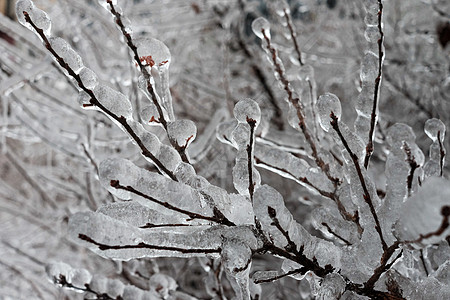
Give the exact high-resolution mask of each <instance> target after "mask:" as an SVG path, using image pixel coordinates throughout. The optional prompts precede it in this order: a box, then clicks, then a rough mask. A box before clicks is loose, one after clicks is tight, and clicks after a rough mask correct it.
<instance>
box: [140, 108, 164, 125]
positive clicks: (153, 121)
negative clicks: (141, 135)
mask: <svg viewBox="0 0 450 300" xmlns="http://www.w3.org/2000/svg"><path fill="white" fill-rule="evenodd" d="M141 118H142V119H143V121H144V122H146V123H145V124H147V125H152V126H160V125H161V122H160V121H159V112H158V109H157V108H156V106H155V105H154V104H153V103H151V104H150V105H148V106H146V107H144V108H143V109H142V111H141Z"/></svg>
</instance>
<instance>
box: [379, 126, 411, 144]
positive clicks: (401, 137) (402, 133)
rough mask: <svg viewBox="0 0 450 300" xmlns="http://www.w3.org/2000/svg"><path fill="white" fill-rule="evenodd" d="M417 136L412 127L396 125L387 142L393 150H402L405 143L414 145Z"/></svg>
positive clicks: (391, 128)
mask: <svg viewBox="0 0 450 300" xmlns="http://www.w3.org/2000/svg"><path fill="white" fill-rule="evenodd" d="M415 140H416V135H415V134H414V131H413V130H412V128H411V127H409V126H408V125H406V124H403V123H396V124H394V125H392V126H391V127H390V128H389V130H388V133H387V137H386V141H387V143H388V144H389V145H390V146H391V148H394V147H396V148H400V147H402V146H403V142H407V143H408V144H414V141H415Z"/></svg>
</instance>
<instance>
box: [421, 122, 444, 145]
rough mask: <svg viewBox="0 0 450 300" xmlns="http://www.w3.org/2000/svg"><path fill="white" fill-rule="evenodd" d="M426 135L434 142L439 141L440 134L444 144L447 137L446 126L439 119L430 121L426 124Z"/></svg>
mask: <svg viewBox="0 0 450 300" xmlns="http://www.w3.org/2000/svg"><path fill="white" fill-rule="evenodd" d="M425 133H426V134H427V135H428V137H429V138H430V139H431V140H432V141H433V142H435V141H437V139H438V133H439V137H440V142H441V143H442V142H443V141H444V137H445V125H444V123H443V122H442V121H441V120H439V119H435V118H433V119H429V120H427V121H426V122H425Z"/></svg>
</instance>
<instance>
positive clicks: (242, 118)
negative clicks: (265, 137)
mask: <svg viewBox="0 0 450 300" xmlns="http://www.w3.org/2000/svg"><path fill="white" fill-rule="evenodd" d="M233 113H234V117H235V118H236V120H238V122H239V123H249V124H250V123H251V122H252V121H256V124H259V122H260V121H261V109H260V108H259V105H258V103H256V101H254V100H252V99H249V98H246V99H243V100H241V101H239V102H238V103H236V105H235V106H234V110H233Z"/></svg>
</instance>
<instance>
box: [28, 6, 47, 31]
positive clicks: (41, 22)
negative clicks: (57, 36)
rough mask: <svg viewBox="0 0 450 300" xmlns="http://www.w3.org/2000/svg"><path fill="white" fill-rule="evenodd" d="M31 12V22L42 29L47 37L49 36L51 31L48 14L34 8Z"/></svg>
mask: <svg viewBox="0 0 450 300" xmlns="http://www.w3.org/2000/svg"><path fill="white" fill-rule="evenodd" d="M32 12H33V14H32V16H31V15H30V17H31V20H32V21H33V22H34V25H36V26H37V27H38V28H40V29H42V30H43V31H44V34H45V35H46V36H47V37H48V36H50V34H51V29H52V21H51V20H50V17H49V16H48V14H47V13H46V12H45V11H43V10H40V9H38V8H34V9H33V10H32Z"/></svg>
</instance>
